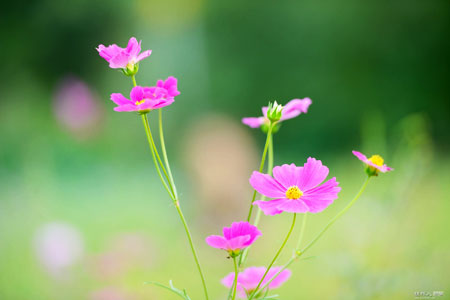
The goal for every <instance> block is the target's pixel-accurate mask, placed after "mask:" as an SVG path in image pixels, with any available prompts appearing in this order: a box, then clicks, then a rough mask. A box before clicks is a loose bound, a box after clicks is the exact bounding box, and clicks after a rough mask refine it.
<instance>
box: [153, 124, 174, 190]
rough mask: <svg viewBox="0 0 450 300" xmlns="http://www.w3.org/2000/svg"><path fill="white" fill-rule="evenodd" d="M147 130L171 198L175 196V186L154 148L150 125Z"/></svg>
mask: <svg viewBox="0 0 450 300" xmlns="http://www.w3.org/2000/svg"><path fill="white" fill-rule="evenodd" d="M148 131H149V137H150V141H151V143H152V146H153V150H154V151H155V155H156V159H157V160H158V163H159V165H160V166H161V169H162V171H163V173H164V176H165V177H166V179H167V182H168V184H169V188H170V191H171V192H172V195H173V198H176V197H175V188H174V184H173V180H171V177H169V175H168V174H167V171H166V168H165V167H164V164H163V162H162V160H161V157H160V156H159V153H158V149H157V148H156V144H155V140H154V139H153V135H152V132H151V130H150V126H148Z"/></svg>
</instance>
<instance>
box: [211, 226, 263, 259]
mask: <svg viewBox="0 0 450 300" xmlns="http://www.w3.org/2000/svg"><path fill="white" fill-rule="evenodd" d="M260 235H262V234H261V232H260V231H259V230H258V228H257V227H256V226H253V225H251V224H250V223H249V222H235V223H233V224H231V227H224V228H223V236H220V235H210V236H208V237H207V238H206V243H207V244H208V245H210V246H211V247H214V248H218V249H223V250H226V251H228V252H230V254H238V253H239V251H240V250H241V249H244V248H246V247H248V246H250V245H251V244H253V242H254V241H255V240H256V239H257V238H258V237H259V236H260Z"/></svg>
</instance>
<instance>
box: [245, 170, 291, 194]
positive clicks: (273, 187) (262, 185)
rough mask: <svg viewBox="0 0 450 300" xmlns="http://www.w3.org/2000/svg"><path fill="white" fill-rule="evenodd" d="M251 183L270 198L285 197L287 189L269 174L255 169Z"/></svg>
mask: <svg viewBox="0 0 450 300" xmlns="http://www.w3.org/2000/svg"><path fill="white" fill-rule="evenodd" d="M250 184H251V185H252V187H253V188H254V189H255V190H256V191H258V193H260V194H261V195H264V196H266V197H269V198H282V197H285V189H284V188H283V186H282V185H281V184H280V183H278V182H277V181H276V180H275V179H273V178H272V177H270V176H269V175H267V174H262V173H259V172H256V171H254V172H253V174H252V176H251V177H250Z"/></svg>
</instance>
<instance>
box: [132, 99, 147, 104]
mask: <svg viewBox="0 0 450 300" xmlns="http://www.w3.org/2000/svg"><path fill="white" fill-rule="evenodd" d="M144 102H145V99H142V100H141V101H136V102H135V103H134V104H136V105H139V104H142V103H144Z"/></svg>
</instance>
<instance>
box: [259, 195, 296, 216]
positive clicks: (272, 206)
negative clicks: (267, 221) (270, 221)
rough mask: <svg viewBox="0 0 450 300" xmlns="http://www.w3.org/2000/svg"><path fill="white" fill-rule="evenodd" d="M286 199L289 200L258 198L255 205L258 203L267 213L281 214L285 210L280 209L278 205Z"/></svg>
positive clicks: (271, 214) (270, 214)
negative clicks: (263, 199)
mask: <svg viewBox="0 0 450 300" xmlns="http://www.w3.org/2000/svg"><path fill="white" fill-rule="evenodd" d="M284 201H289V199H275V200H270V201H262V200H258V201H255V202H253V205H257V206H258V207H259V208H260V209H261V210H262V211H263V213H264V214H265V215H268V216H273V215H278V214H281V213H282V212H283V211H282V210H280V209H278V205H280V204H281V203H283V202H284Z"/></svg>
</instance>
